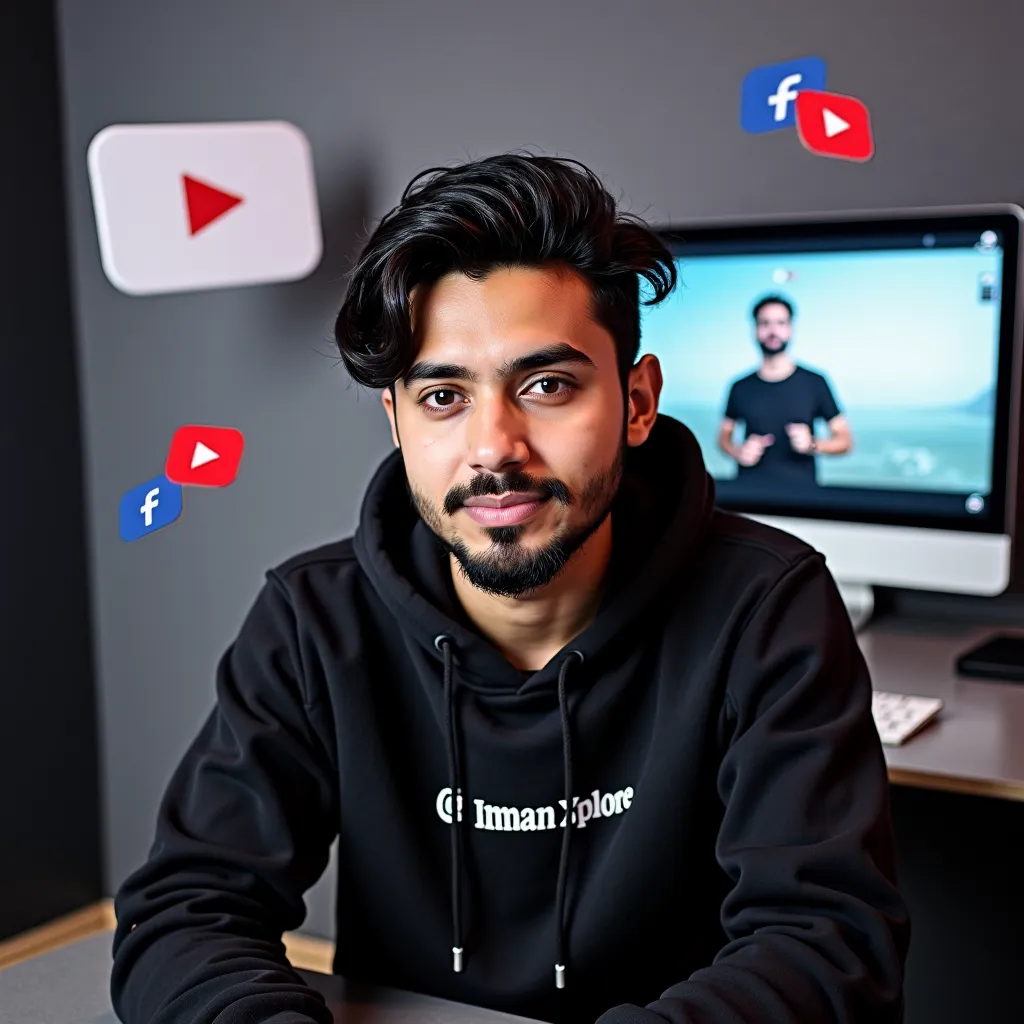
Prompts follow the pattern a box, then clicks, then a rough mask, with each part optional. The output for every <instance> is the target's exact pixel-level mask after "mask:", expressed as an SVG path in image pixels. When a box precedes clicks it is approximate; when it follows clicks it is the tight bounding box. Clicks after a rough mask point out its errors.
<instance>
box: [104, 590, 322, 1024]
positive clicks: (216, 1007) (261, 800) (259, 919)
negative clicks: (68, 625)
mask: <svg viewBox="0 0 1024 1024" xmlns="http://www.w3.org/2000/svg"><path fill="white" fill-rule="evenodd" d="M300 661H301V658H300V652H299V645H298V641H297V638H296V628H295V621H294V617H293V615H292V611H291V607H290V604H289V602H288V599H287V598H286V596H285V594H284V591H283V585H282V584H281V583H280V582H278V581H277V578H276V577H275V576H274V575H273V574H268V577H267V583H266V585H265V586H264V587H263V589H262V591H261V593H260V595H259V597H258V598H257V600H256V602H255V604H254V605H253V607H252V609H251V610H250V612H249V614H248V616H247V618H246V620H245V623H244V625H243V626H242V629H241V631H240V633H239V635H238V637H237V639H236V640H235V642H234V643H233V644H232V645H231V646H230V647H229V649H228V650H227V652H226V653H225V654H224V656H223V658H222V659H221V661H220V663H219V665H218V668H217V679H216V696H217V699H216V704H215V707H214V709H213V711H212V713H211V714H210V716H209V718H208V719H207V720H206V722H205V724H204V725H203V727H202V729H201V730H200V732H199V734H198V736H197V737H196V738H195V740H194V741H193V742H192V744H191V746H190V747H189V748H188V750H187V752H186V753H185V755H184V758H183V759H182V761H181V763H180V764H179V765H178V767H177V769H176V770H175V772H174V774H173V776H172V778H171V781H170V783H169V785H168V787H167V790H166V792H165V794H164V797H163V800H162V801H161V804H160V808H159V812H158V816H157V825H156V839H155V842H154V843H153V846H152V848H151V849H150V852H149V857H148V860H147V861H146V863H145V864H144V865H143V866H142V867H140V868H139V869H138V870H136V871H135V872H134V873H133V874H132V875H131V876H130V877H129V878H128V879H127V880H126V881H125V882H124V883H123V885H122V886H121V888H120V890H119V891H118V893H117V895H116V899H115V910H116V915H117V928H116V931H115V933H114V943H113V954H114V962H113V971H112V974H111V980H110V991H111V997H112V1000H113V1005H114V1008H115V1010H116V1011H117V1014H118V1016H119V1017H120V1019H121V1020H122V1021H123V1022H124V1024H186V1022H187V1024H213V1022H216V1024H243V1022H245V1024H252V1022H255V1021H259V1022H260V1024H313V1022H317V1024H330V1022H331V1020H332V1017H331V1013H330V1011H329V1010H328V1009H327V1005H326V1003H325V1002H324V1000H323V998H322V996H320V995H319V993H317V992H316V991H315V990H314V989H312V988H311V987H309V986H308V985H306V983H305V982H304V981H303V980H302V978H301V976H300V975H298V974H297V973H296V972H295V971H294V970H293V969H292V967H291V966H290V965H289V963H288V960H287V958H286V956H285V951H284V945H283V942H282V935H283V933H284V932H285V931H291V930H293V929H295V928H297V927H298V926H299V925H300V924H301V923H302V921H303V919H304V917H305V905H304V903H303V893H304V892H305V891H306V889H308V888H309V887H310V886H311V885H312V884H313V883H314V882H315V881H316V880H317V878H318V877H319V876H320V875H321V874H322V873H323V870H324V868H325V866H326V864H327V860H328V854H329V848H330V844H331V842H332V841H333V839H334V836H335V833H336V831H337V823H338V820H339V819H338V807H337V802H338V800H337V792H336V790H337V774H336V772H335V771H334V769H333V767H332V764H331V756H330V754H329V753H328V751H329V750H330V749H331V744H330V741H329V739H327V738H326V737H324V736H323V735H322V734H320V733H319V732H318V730H317V727H316V725H315V724H314V722H315V717H314V716H313V714H312V713H311V710H310V704H309V701H308V699H307V695H306V694H305V693H304V692H303V683H302V678H303V674H302V670H301V665H300Z"/></svg>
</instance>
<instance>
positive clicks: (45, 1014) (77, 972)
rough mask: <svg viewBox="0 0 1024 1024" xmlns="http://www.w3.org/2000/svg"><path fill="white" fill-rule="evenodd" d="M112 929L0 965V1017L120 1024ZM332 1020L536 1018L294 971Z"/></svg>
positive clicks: (10, 1023) (22, 1021) (15, 1023)
mask: <svg viewBox="0 0 1024 1024" xmlns="http://www.w3.org/2000/svg"><path fill="white" fill-rule="evenodd" d="M112 938H113V936H112V935H111V933H110V932H104V933H103V934H102V935H94V936H92V937H90V938H88V939H82V940H81V941H80V942H75V943H73V944H72V945H70V946H65V947H64V948H63V949H57V950H54V951H53V952H52V953H45V954H44V955H42V956H38V957H35V958H34V959H32V960H25V961H24V962H22V963H20V964H15V965H14V966H13V967H8V968H7V970H5V971H0V1021H2V1022H3V1024H118V1019H117V1017H116V1015H115V1014H114V1011H113V1009H112V1008H111V1005H110V994H109V989H108V986H109V984H110V966H111V958H110V944H111V941H112ZM299 974H301V975H302V977H303V978H305V979H306V981H307V982H308V983H309V984H310V985H311V986H312V987H313V988H315V989H317V990H319V991H320V992H322V993H323V994H324V997H325V998H326V1000H327V1005H328V1006H330V1008H331V1011H332V1012H333V1013H334V1020H335V1022H336V1024H534V1022H532V1021H529V1020H527V1018H525V1017H514V1016H512V1015H511V1014H508V1013H495V1012H494V1011H493V1010H481V1009H478V1008H477V1007H475V1006H466V1005H464V1004H462V1003H449V1002H447V1001H445V1000H443V999H432V998H430V997H428V996H418V995H413V994H412V993H409V992H399V991H397V990H395V989H386V988H377V987H373V988H371V987H369V986H366V985H354V984H352V983H350V982H346V981H345V979H344V978H340V977H338V976H336V975H328V974H315V973H313V972H312V971H299Z"/></svg>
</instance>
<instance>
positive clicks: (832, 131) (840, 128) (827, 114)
mask: <svg viewBox="0 0 1024 1024" xmlns="http://www.w3.org/2000/svg"><path fill="white" fill-rule="evenodd" d="M821 116H822V119H823V120H824V122H825V135H826V136H828V138H830V139H831V138H833V137H834V136H836V135H840V134H842V133H843V132H845V131H846V130H847V129H848V128H849V127H850V122H849V121H844V120H843V119H842V118H841V117H840V116H839V115H838V114H835V113H833V112H832V111H831V110H829V109H828V107H824V108H822V111H821Z"/></svg>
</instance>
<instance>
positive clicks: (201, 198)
mask: <svg viewBox="0 0 1024 1024" xmlns="http://www.w3.org/2000/svg"><path fill="white" fill-rule="evenodd" d="M181 180H182V182H183V183H184V185H185V205H186V206H187V207H188V226H189V234H191V235H194V234H195V233H196V232H197V231H201V230H202V229H203V228H205V227H206V225H207V224H209V223H210V222H211V221H215V220H216V219H217V218H218V217H222V216H223V215H224V214H225V213H227V212H228V210H231V209H233V208H234V207H236V206H237V205H238V204H239V203H241V202H242V201H243V200H242V197H241V196H233V195H232V194H231V193H230V192H225V191H224V190H223V189H219V188H216V187H214V186H213V185H207V184H206V183H205V182H202V181H198V180H197V179H195V178H191V177H189V176H188V175H187V174H183V175H182V176H181Z"/></svg>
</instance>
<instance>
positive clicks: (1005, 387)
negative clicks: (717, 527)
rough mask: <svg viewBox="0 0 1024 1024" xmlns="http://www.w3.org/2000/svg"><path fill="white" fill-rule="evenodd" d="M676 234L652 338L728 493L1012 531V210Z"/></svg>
mask: <svg viewBox="0 0 1024 1024" xmlns="http://www.w3.org/2000/svg"><path fill="white" fill-rule="evenodd" d="M661 233H662V236H663V238H664V239H665V240H666V241H667V242H668V244H669V246H670V248H671V250H672V252H673V255H674V257H675V263H676V267H677V269H678V272H679V281H678V284H677V287H676V289H675V290H674V291H673V292H672V294H671V295H670V296H669V297H668V298H667V299H666V300H664V301H663V302H662V303H660V304H658V305H656V306H651V307H641V349H640V354H641V355H643V354H644V353H647V352H651V353H654V354H655V355H656V356H657V357H658V359H659V361H660V363H661V366H662V370H663V374H664V386H663V390H662V395H661V401H660V409H661V411H662V412H664V413H667V414H668V415H670V416H673V417H675V418H676V419H679V420H681V421H682V422H683V423H685V424H686V425H687V426H688V427H690V429H691V430H692V431H693V432H694V434H695V435H696V437H697V439H698V441H699V442H700V445H701V448H702V450H703V453H704V458H705V461H706V464H707V467H708V469H709V471H710V472H711V474H712V476H713V477H714V478H715V481H716V488H717V492H718V504H719V505H720V506H722V507H725V508H731V509H733V510H736V511H746V512H752V513H764V514H769V515H783V516H799V517H801V518H805V519H806V518H816V519H835V520H853V521H856V522H864V523H883V524H891V525H908V526H924V527H929V526H930V527H933V528H945V529H956V530H967V531H977V532H990V533H1001V532H1003V531H1004V529H1005V528H1006V521H1005V520H1006V490H1007V484H1008V480H1007V477H1008V474H1007V455H1008V450H1009V441H1010V428H1011V424H1012V423H1013V422H1015V419H1014V418H1013V417H1012V416H1011V395H1012V394H1013V393H1014V392H1013V391H1012V389H1011V373H1012V366H1013V357H1014V342H1013V339H1014V335H1015V318H1016V302H1017V288H1016V282H1017V277H1018V247H1019V235H1020V222H1019V220H1018V219H1017V217H1016V216H1015V215H1014V214H1013V213H1011V212H992V213H987V214H983V213H977V212H975V213H973V214H970V215H958V214H948V213H946V214H944V215H942V216H929V217H924V216H921V217H906V216H904V217H896V218H893V217H892V216H890V217H882V216H880V217H879V218H878V219H874V220H872V219H858V220H856V221H853V220H851V221H846V222H844V221H825V222H821V221H819V222H813V223H812V222H804V223H795V222H792V223H787V224H772V225H765V224H762V225H759V226H756V227H735V226H734V227H719V228H708V227H699V228H693V229H682V228H668V229H663V230H662V232H661ZM648 297H649V292H648V291H644V292H643V293H642V298H648ZM765 300H769V301H767V302H766V301H765ZM755 309H756V310H757V314H758V315H757V318H756V320H755ZM723 440H724V441H725V444H723ZM748 440H752V441H753V444H746V445H745V444H744V443H745V442H747V441H748ZM723 448H725V449H726V450H723ZM730 448H731V450H729V449H730Z"/></svg>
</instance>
